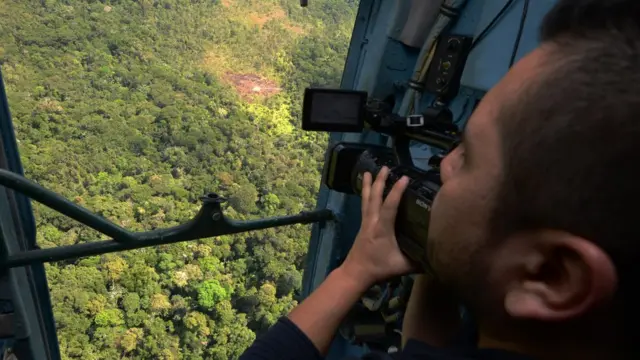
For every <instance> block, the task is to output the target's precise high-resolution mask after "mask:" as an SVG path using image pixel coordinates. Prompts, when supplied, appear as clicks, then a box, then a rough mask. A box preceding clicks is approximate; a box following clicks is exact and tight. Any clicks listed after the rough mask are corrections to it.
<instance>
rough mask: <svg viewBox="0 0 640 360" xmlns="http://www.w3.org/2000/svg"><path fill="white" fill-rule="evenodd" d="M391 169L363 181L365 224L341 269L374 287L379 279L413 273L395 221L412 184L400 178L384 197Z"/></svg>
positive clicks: (365, 177) (363, 218) (363, 216)
mask: <svg viewBox="0 0 640 360" xmlns="http://www.w3.org/2000/svg"><path fill="white" fill-rule="evenodd" d="M388 176H389V169H388V168H387V167H383V168H382V169H381V170H380V173H379V174H378V176H377V178H376V180H375V182H374V183H373V185H372V184H371V181H372V179H371V174H369V173H365V174H364V178H363V180H362V225H361V227H360V232H359V233H358V236H357V237H356V240H355V242H354V244H353V247H352V248H351V251H350V252H349V255H347V258H346V259H345V261H344V263H343V264H342V266H341V270H343V272H344V273H345V274H347V275H348V276H350V277H352V278H353V279H355V280H356V281H359V282H362V283H363V284H366V285H367V287H369V286H372V285H373V284H375V283H376V282H379V281H382V280H386V279H388V278H391V277H394V276H398V275H404V274H408V273H410V272H411V271H412V270H415V269H414V266H413V265H412V263H411V261H410V260H409V259H408V258H407V257H406V256H405V255H404V254H403V253H402V252H401V251H400V248H399V247H398V242H397V241H396V234H395V222H396V214H397V212H398V205H399V204H400V200H401V198H402V194H403V193H404V191H405V190H406V188H407V185H408V184H409V179H408V178H407V177H406V176H405V177H402V179H400V180H398V181H397V182H396V183H395V185H394V186H393V188H392V189H391V191H390V192H389V195H387V198H386V199H384V201H383V199H382V197H383V191H384V187H385V183H386V180H387V177H388Z"/></svg>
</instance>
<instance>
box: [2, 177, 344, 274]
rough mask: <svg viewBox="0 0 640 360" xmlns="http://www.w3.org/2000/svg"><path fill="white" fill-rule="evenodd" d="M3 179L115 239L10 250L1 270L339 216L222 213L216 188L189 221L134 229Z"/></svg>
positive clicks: (24, 181)
mask: <svg viewBox="0 0 640 360" xmlns="http://www.w3.org/2000/svg"><path fill="white" fill-rule="evenodd" d="M0 185H3V186H5V187H7V188H10V189H13V190H15V191H18V192H20V193H23V194H25V195H26V196H28V197H30V198H32V199H34V200H36V201H38V202H40V203H42V204H44V205H46V206H48V207H50V208H52V209H53V210H56V211H58V212H60V213H62V214H64V215H67V216H68V217H70V218H72V219H74V220H77V221H79V222H81V223H82V224H84V225H87V226H88V227H90V228H92V229H94V230H96V231H99V232H101V233H103V234H105V235H108V236H110V237H112V240H105V241H96V242H87V243H83V244H76V245H68V246H60V247H54V248H49V249H34V250H29V251H22V252H18V253H14V254H9V255H8V256H6V257H5V258H3V259H0V270H1V269H8V268H13V267H17V266H24V265H29V264H33V263H45V262H51V261H60V260H67V259H71V258H77V257H83V256H91V255H99V254H106V253H110V252H115V251H122V250H131V249H138V248H143V247H149V246H154V245H162V244H171V243H176V242H181V241H187V240H195V239H203V238H209V237H214V236H220V235H227V234H235V233H240V232H246V231H252V230H261V229H267V228H272V227H277V226H285V225H293V224H309V223H315V222H322V221H328V220H333V219H335V216H334V214H333V212H332V211H331V210H329V209H321V210H315V211H310V212H302V213H300V214H297V215H290V216H279V217H272V218H266V219H259V220H250V221H237V220H232V219H228V218H227V217H225V216H224V214H223V212H222V207H221V206H220V204H221V203H223V202H225V201H226V199H224V198H222V197H220V196H218V195H217V194H213V193H212V194H208V195H206V196H203V197H201V198H200V200H201V201H202V207H201V208H200V211H199V212H198V214H197V215H196V216H195V217H194V218H193V219H191V220H190V221H188V222H187V223H185V224H182V225H178V226H174V227H171V228H167V229H158V230H152V231H144V232H131V231H128V230H126V229H123V228H121V227H119V226H118V225H116V224H114V223H112V222H110V221H108V220H107V219H105V218H102V217H100V216H98V215H96V214H93V213H91V212H90V211H89V210H87V209H85V208H83V207H81V206H79V205H76V204H74V203H72V202H70V201H69V200H66V199H65V198H63V197H61V196H60V195H58V194H56V193H54V192H52V191H50V190H47V189H45V188H43V187H42V186H40V185H38V184H36V183H34V182H32V181H30V180H28V179H26V178H24V177H22V176H20V175H18V174H16V173H13V172H10V171H8V170H4V169H0Z"/></svg>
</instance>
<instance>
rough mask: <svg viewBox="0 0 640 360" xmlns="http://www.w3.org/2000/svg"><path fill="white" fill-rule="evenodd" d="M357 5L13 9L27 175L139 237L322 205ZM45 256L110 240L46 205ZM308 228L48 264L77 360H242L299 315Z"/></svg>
mask: <svg viewBox="0 0 640 360" xmlns="http://www.w3.org/2000/svg"><path fill="white" fill-rule="evenodd" d="M356 8H357V5H356V4H355V2H354V1H347V0H313V1H311V2H310V6H309V7H308V8H306V9H303V8H300V6H299V2H298V1H295V0H101V1H97V0H37V1H36V0H28V1H25V0H3V1H0V18H2V22H1V23H0V66H1V68H2V72H3V76H4V80H5V84H6V87H7V92H8V96H9V104H10V107H11V111H12V115H13V120H14V126H15V128H16V135H17V138H18V140H19V146H20V151H21V155H22V159H23V163H24V166H25V171H26V176H27V177H29V178H31V179H33V180H35V181H37V182H38V183H40V184H42V185H43V186H45V187H48V188H50V189H52V190H54V191H56V192H58V193H60V194H62V195H64V196H65V197H66V198H68V199H70V200H72V201H75V202H76V203H78V204H80V205H82V206H84V207H86V208H88V209H90V210H92V211H95V212H97V213H98V214H100V215H102V216H104V217H106V218H108V219H110V220H112V221H114V222H116V223H118V224H120V225H121V226H123V227H126V228H128V229H132V230H150V229H156V228H163V227H168V226H173V225H177V224H179V223H182V222H184V221H186V220H188V219H189V218H190V217H191V216H193V215H194V214H195V212H196V211H197V210H198V208H199V203H198V198H199V197H200V196H202V195H203V194H205V193H207V192H210V191H215V192H218V193H220V194H222V195H224V196H225V197H227V198H228V199H229V201H228V203H227V204H226V214H227V215H228V216H229V217H231V218H235V219H248V218H259V217H266V216H273V215H285V214H294V213H297V212H299V211H302V210H309V209H312V208H313V207H314V206H315V200H316V199H315V197H316V193H317V190H318V186H319V182H320V170H321V168H322V160H323V153H324V147H325V145H326V139H327V137H326V135H325V134H319V133H304V132H302V131H301V130H299V129H298V127H299V126H298V124H299V114H300V111H301V100H302V90H303V89H304V88H305V87H307V86H309V85H315V86H336V85H337V84H338V83H339V80H340V75H341V72H342V69H343V66H344V59H345V56H346V52H347V47H348V42H349V38H350V35H351V30H352V27H353V21H354V17H355V12H356ZM34 205H35V212H36V220H37V226H38V235H37V236H38V238H37V239H38V243H39V245H40V246H41V247H43V248H47V247H55V246H61V245H69V244H77V243H83V242H89V241H95V240H98V239H104V236H101V235H99V234H97V233H96V232H94V231H91V230H89V229H87V228H86V227H84V226H82V225H80V224H79V223H77V222H75V221H72V220H69V219H68V218H66V217H64V216H62V215H59V214H57V213H55V212H53V211H51V210H49V209H48V208H46V207H44V206H41V205H39V204H34ZM309 230H310V227H309V226H290V227H285V228H277V229H271V230H267V231H259V232H252V233H247V234H238V235H233V236H222V237H218V238H212V239H204V240H201V241H194V242H187V243H180V244H174V245H168V246H159V247H155V248H147V249H140V250H134V251H128V252H121V253H114V254H108V255H104V256H95V257H90V258H84V259H78V260H73V261H66V262H60V263H54V264H48V265H47V266H46V270H47V276H48V280H49V286H50V289H51V297H52V303H53V307H54V309H53V310H54V314H55V320H56V326H57V329H58V338H59V341H60V348H61V353H62V356H63V359H84V360H92V359H164V360H169V359H185V360H187V359H188V360H196V359H224V360H226V359H234V358H237V357H238V356H239V355H240V354H241V353H242V351H243V350H244V349H245V348H246V347H247V346H248V345H249V344H250V343H251V342H252V341H253V340H254V339H255V336H256V334H258V335H259V334H260V333H261V332H263V331H265V329H267V328H268V327H269V326H270V325H271V324H273V323H274V322H275V321H276V319H277V318H278V317H279V316H281V315H283V314H285V313H287V312H288V311H289V310H290V309H291V308H292V307H293V306H295V304H296V299H297V296H299V292H300V286H301V276H302V271H303V262H304V257H305V255H306V254H305V252H306V249H307V243H308V237H309Z"/></svg>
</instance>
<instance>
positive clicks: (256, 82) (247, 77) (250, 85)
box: [222, 73, 282, 100]
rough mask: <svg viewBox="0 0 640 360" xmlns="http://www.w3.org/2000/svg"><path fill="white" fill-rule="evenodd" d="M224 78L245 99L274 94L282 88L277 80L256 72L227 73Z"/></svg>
mask: <svg viewBox="0 0 640 360" xmlns="http://www.w3.org/2000/svg"><path fill="white" fill-rule="evenodd" d="M222 78H223V79H224V81H225V82H227V83H228V84H230V85H232V86H233V87H234V88H235V89H236V91H237V92H238V94H239V95H240V96H241V97H242V98H243V99H245V100H255V99H257V98H260V97H269V96H273V95H275V94H277V93H279V92H280V91H281V90H282V89H281V88H280V87H279V86H278V84H277V83H276V82H275V81H273V80H269V79H266V78H263V77H261V76H259V75H256V74H235V73H226V74H225V75H224V76H223V77H222Z"/></svg>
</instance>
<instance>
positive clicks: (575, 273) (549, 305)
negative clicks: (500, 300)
mask: <svg viewBox="0 0 640 360" xmlns="http://www.w3.org/2000/svg"><path fill="white" fill-rule="evenodd" d="M513 241H516V242H517V241H524V243H522V242H521V243H520V244H519V245H518V246H517V247H518V249H517V251H516V252H515V253H513V255H514V258H512V259H511V260H510V261H509V262H510V263H511V266H512V270H515V271H516V273H517V275H516V276H515V277H512V278H511V283H510V284H509V286H508V288H507V289H506V294H505V299H504V307H505V310H506V311H507V313H508V314H510V315H511V316H513V317H515V318H519V319H529V320H540V321H563V320H569V319H572V318H578V317H580V316H582V315H584V314H586V313H588V312H589V311H591V310H593V309H595V308H596V307H598V306H600V305H602V304H603V303H605V302H606V301H607V300H609V299H611V298H612V297H613V294H614V292H615V288H616V284H617V275H616V271H615V267H614V265H613V262H612V260H611V259H610V258H609V256H608V255H607V254H606V253H605V252H604V251H603V250H602V249H600V248H599V247H598V246H596V245H595V244H593V243H592V242H590V241H588V240H586V239H583V238H580V237H578V236H575V235H572V234H569V233H566V232H561V231H553V230H544V231H539V232H536V233H535V234H528V235H526V236H525V237H524V239H522V238H519V239H513Z"/></svg>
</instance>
